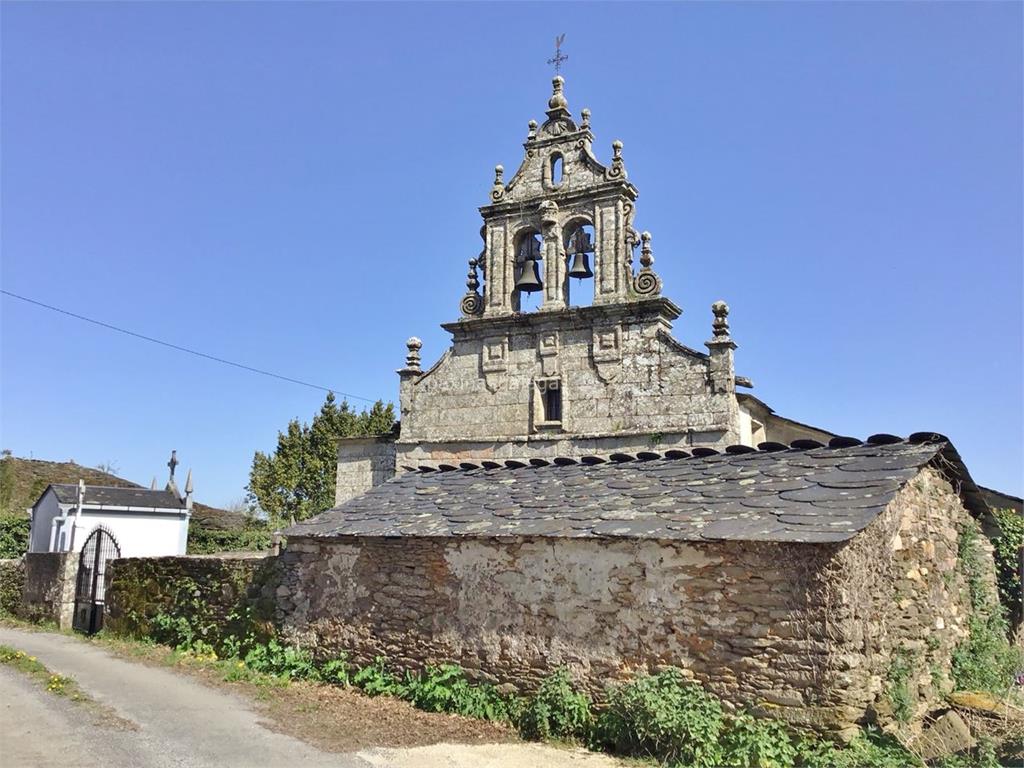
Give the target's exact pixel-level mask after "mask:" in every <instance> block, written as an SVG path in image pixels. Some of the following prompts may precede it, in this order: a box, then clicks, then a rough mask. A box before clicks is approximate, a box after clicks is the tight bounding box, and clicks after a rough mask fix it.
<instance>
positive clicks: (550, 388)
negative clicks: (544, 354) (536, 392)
mask: <svg viewBox="0 0 1024 768" xmlns="http://www.w3.org/2000/svg"><path fill="white" fill-rule="evenodd" d="M541 394H542V395H543V398H544V421H548V422H551V421H561V420H562V387H561V386H560V382H559V381H558V379H553V380H551V381H542V382H541Z"/></svg>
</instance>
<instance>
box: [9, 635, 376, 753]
mask: <svg viewBox="0 0 1024 768" xmlns="http://www.w3.org/2000/svg"><path fill="white" fill-rule="evenodd" d="M0 643H2V644H5V645H9V646H12V647H14V648H18V649H19V650H23V651H25V652H26V653H29V654H31V655H33V656H36V657H37V658H38V659H39V661H40V662H42V663H43V664H44V665H45V666H46V667H48V668H49V669H50V670H51V671H53V672H56V673H59V674H63V675H70V676H71V677H73V678H75V680H77V681H78V683H79V685H80V686H81V687H82V689H83V690H84V691H85V692H86V693H87V694H88V695H89V696H91V697H92V698H93V699H95V700H96V701H98V702H99V703H100V704H103V705H105V706H107V707H109V708H111V709H113V710H114V711H115V712H116V713H117V714H118V715H119V716H120V717H121V718H123V719H125V720H127V721H129V722H130V723H134V724H135V725H136V726H137V730H121V729H117V728H111V727H107V726H104V725H102V724H96V723H93V722H90V720H91V718H90V717H89V715H88V713H86V712H84V711H81V710H79V709H78V708H76V707H75V706H74V705H73V704H72V703H71V702H66V701H57V700H55V699H56V697H54V696H52V695H51V694H48V693H47V692H46V691H44V690H41V689H40V688H39V687H38V686H34V687H28V688H27V687H26V686H27V685H30V683H29V681H27V680H22V681H18V680H15V679H12V676H14V675H18V673H17V672H16V671H14V670H9V669H5V670H4V678H3V680H4V694H8V693H9V694H10V695H4V696H3V701H4V704H3V715H4V717H3V722H2V723H0V747H2V752H0V755H2V760H0V765H3V767H4V768H8V767H10V768H21V766H26V768H27V767H28V766H48V765H53V766H61V767H62V768H63V766H66V765H69V764H70V765H83V764H84V765H89V764H95V765H104V766H110V765H126V766H127V765H131V766H138V767H139V768H165V767H166V768H193V766H194V767H195V768H205V767H206V766H211V768H212V767H213V766H217V767H220V766H223V767H224V768H235V767H236V766H237V768H256V767H257V766H278V765H302V766H315V767H316V768H320V767H321V766H324V767H325V768H326V767H327V766H331V767H332V768H338V767H343V768H349V767H350V766H351V767H352V768H356V767H359V768H362V767H363V766H366V765H367V763H366V762H365V761H363V760H361V759H359V758H357V757H355V756H353V755H332V754H330V753H326V752H321V751H320V750H317V749H314V748H313V747H310V746H309V745H307V744H305V743H303V742H301V741H299V740H298V739H293V738H291V737H289V736H284V735H282V734H280V733H274V732H272V731H270V730H267V729H266V728H263V727H262V726H261V725H260V724H259V718H258V716H257V715H256V713H255V712H254V711H253V710H252V708H251V707H250V706H249V704H248V702H246V701H244V700H242V699H240V698H239V697H236V696H232V695H230V694H227V693H223V692H221V691H215V690H213V689H211V688H208V687H206V686H204V685H200V684H199V683H197V682H195V681H194V680H192V679H190V678H187V677H183V676H181V675H176V674H174V673H173V672H170V671H167V670H163V669H154V668H152V667H146V666H142V665H139V664H132V663H131V662H127V661H123V660H121V659H117V658H115V657H113V656H111V655H110V654H108V653H106V652H105V651H103V650H101V649H100V648H97V647H96V646H93V645H89V644H88V643H83V642H81V641H78V640H75V639H74V638H69V637H64V636H62V635H51V634H43V633H31V632H21V631H18V630H14V629H7V628H0ZM30 713H31V714H30ZM32 714H34V715H36V716H38V717H39V720H38V721H36V720H34V719H32V717H31V715H32ZM37 722H38V724H36V723H37ZM83 723H84V724H85V727H83ZM11 755H13V757H11ZM68 758H71V759H70V760H69V759H68ZM110 758H118V759H114V760H111V759H110ZM18 761H20V762H18Z"/></svg>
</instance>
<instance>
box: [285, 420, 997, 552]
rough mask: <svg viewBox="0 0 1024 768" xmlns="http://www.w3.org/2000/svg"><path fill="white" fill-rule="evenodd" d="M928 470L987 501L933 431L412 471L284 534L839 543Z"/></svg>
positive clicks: (977, 506)
mask: <svg viewBox="0 0 1024 768" xmlns="http://www.w3.org/2000/svg"><path fill="white" fill-rule="evenodd" d="M606 458H608V457H606ZM519 463H523V462H519ZM928 465H933V466H936V467H939V468H940V469H941V470H942V471H944V472H945V473H946V474H947V476H949V477H950V478H951V480H953V481H954V486H956V487H959V488H960V492H961V495H962V496H963V497H964V501H965V503H966V504H967V506H968V508H969V509H971V511H972V512H973V513H975V514H980V513H981V510H983V509H985V508H986V507H985V506H984V502H983V501H982V500H981V495H980V492H978V491H977V486H975V485H974V483H973V481H971V480H970V475H969V474H968V473H967V470H966V468H965V467H964V466H963V463H962V461H960V458H959V456H958V455H957V453H956V450H955V449H954V448H953V447H952V445H950V444H949V443H948V441H946V440H945V439H944V438H941V437H937V438H936V439H934V440H932V441H931V442H921V441H918V442H902V441H901V442H898V443H877V444H857V445H848V446H846V447H837V448H821V447H812V448H808V449H806V450H793V449H786V450H782V451H777V450H773V451H771V452H766V451H759V452H756V453H740V452H730V453H720V454H715V455H710V456H703V457H701V456H680V457H679V458H647V460H645V461H623V462H616V461H609V460H606V461H604V462H600V463H593V462H587V463H567V462H553V463H551V464H548V465H546V466H531V465H524V466H522V467H511V468H509V467H507V466H506V467H500V468H490V469H487V468H469V469H462V470H454V471H445V472H436V471H424V472H410V473H407V474H404V475H400V476H398V477H396V478H394V479H393V480H390V481H388V482H386V483H384V484H382V485H379V486H377V487H375V488H372V489H370V490H369V491H367V492H366V493H365V494H363V495H362V496H358V497H356V498H354V499H351V500H349V501H347V502H345V503H344V504H342V505H340V506H338V507H336V508H335V509H332V510H329V511H327V512H325V513H323V514H322V515H319V516H318V517H315V518H313V519H311V520H307V521H304V522H302V523H299V524H298V525H295V526H293V527H291V528H289V529H288V530H287V531H285V533H286V535H289V536H311V537H334V536H374V537H379V536H385V537H387V536H416V537H436V536H455V537H490V536H539V537H556V538H557V537H571V538H578V537H622V538H651V539H676V540H683V541H707V540H737V541H778V542H804V543H809V544H815V543H817V544H821V543H827V542H838V541H845V540H847V539H849V538H851V537H853V536H854V535H856V534H857V533H858V532H859V531H861V530H863V529H864V528H865V527H866V526H867V525H868V524H869V523H870V522H871V521H872V520H873V519H875V517H877V516H878V515H879V514H880V513H881V512H882V511H883V510H884V509H885V508H886V506H887V505H888V504H889V502H890V501H892V499H893V497H894V496H895V495H896V493H897V492H898V491H899V490H900V488H902V487H903V486H904V485H905V484H906V483H907V482H908V481H909V480H910V479H911V478H913V477H914V476H915V475H916V474H917V473H918V472H919V471H920V470H921V468H923V467H925V466H928Z"/></svg>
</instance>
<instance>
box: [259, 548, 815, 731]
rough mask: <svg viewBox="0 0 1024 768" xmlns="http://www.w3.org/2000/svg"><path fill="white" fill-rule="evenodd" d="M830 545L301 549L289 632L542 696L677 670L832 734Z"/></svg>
mask: <svg viewBox="0 0 1024 768" xmlns="http://www.w3.org/2000/svg"><path fill="white" fill-rule="evenodd" d="M830 551H831V550H830V549H829V548H828V547H809V546H804V545H771V544H767V545H766V544H751V543H721V544H712V543H707V544H686V543H668V542H655V541H626V540H600V539H547V540H544V539H505V540H496V539H460V540H452V539H401V540H397V539H380V538H376V539H375V538H359V539H354V538H349V539H339V540H333V541H317V540H314V539H297V538H294V537H293V538H291V539H290V540H289V544H288V548H287V549H286V550H285V552H284V553H283V554H282V560H283V565H284V571H285V581H284V584H283V586H282V588H281V594H282V598H281V599H280V601H279V610H280V612H281V613H280V616H281V620H282V624H283V629H284V631H285V633H286V634H287V635H288V636H290V637H291V639H292V640H294V641H296V642H299V643H300V644H303V645H306V646H310V647H315V648H316V649H317V650H318V652H319V653H322V654H325V655H332V654H336V653H339V652H341V651H345V652H347V653H349V654H351V656H352V657H353V658H354V660H356V661H357V662H361V663H366V662H369V661H371V660H372V659H373V658H374V657H375V656H377V655H378V654H383V655H385V656H387V657H388V658H389V659H391V660H392V661H393V662H394V663H396V664H398V665H400V666H402V667H408V668H419V667H421V666H422V665H424V664H426V663H439V662H444V661H452V662H456V663H458V664H461V665H462V666H463V667H465V668H466V669H467V670H470V672H471V674H474V675H476V676H478V677H479V678H481V679H483V680H487V681H491V682H500V683H511V684H513V685H515V686H517V687H518V688H520V689H522V690H529V689H531V688H532V687H533V686H535V685H536V684H537V683H538V681H539V680H540V679H541V678H543V677H544V676H545V675H546V674H548V673H549V672H551V671H552V670H554V669H555V668H557V667H559V666H562V665H566V666H568V667H569V668H570V670H571V671H572V672H573V674H574V676H575V677H577V678H578V679H579V680H581V681H582V682H583V683H584V684H586V685H587V686H588V687H589V688H590V689H591V690H592V691H593V692H594V693H595V694H600V693H601V691H602V690H603V687H604V685H605V684H606V683H607V682H608V681H609V680H612V679H624V678H628V677H630V676H631V675H633V674H635V673H636V672H637V671H639V670H652V669H656V668H657V667H658V666H659V665H675V666H679V667H682V668H684V669H685V670H687V672H688V674H691V675H692V676H694V677H695V678H696V679H698V680H700V681H701V682H703V683H705V684H706V685H707V686H708V687H709V688H710V689H711V690H713V691H714V692H715V693H717V694H718V695H720V696H722V697H723V698H725V699H726V700H727V701H731V702H733V703H735V704H751V705H754V706H760V707H762V708H763V709H766V710H771V711H772V713H773V714H778V713H780V712H788V713H791V714H792V716H793V718H794V719H802V720H809V721H811V722H815V723H823V724H826V725H830V724H832V722H833V720H834V717H833V713H832V712H830V710H829V708H830V706H831V704H829V703H828V702H822V701H820V700H819V699H820V697H819V696H818V695H817V690H818V687H819V686H820V685H821V681H822V680H823V679H824V678H825V677H826V676H827V674H828V669H827V665H828V662H829V658H830V656H829V649H828V647H827V645H826V644H825V642H824V639H825V634H824V633H825V623H824V617H823V612H822V608H821V602H820V600H816V599H814V598H813V597H812V595H814V594H816V593H818V592H820V591H821V583H820V579H821V577H822V575H823V574H824V572H825V570H826V567H827V566H828V564H829V554H830Z"/></svg>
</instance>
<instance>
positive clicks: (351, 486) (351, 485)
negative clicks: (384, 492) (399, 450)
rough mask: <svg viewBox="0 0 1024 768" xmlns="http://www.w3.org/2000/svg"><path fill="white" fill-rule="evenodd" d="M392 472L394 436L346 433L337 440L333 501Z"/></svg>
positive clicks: (342, 499)
mask: <svg viewBox="0 0 1024 768" xmlns="http://www.w3.org/2000/svg"><path fill="white" fill-rule="evenodd" d="M394 476H395V439H394V438H393V437H391V436H386V437H345V438H341V439H339V440H338V469H337V472H336V474H335V478H334V480H335V482H334V503H335V504H341V503H343V502H346V501H348V500H349V499H351V498H353V497H354V496H358V495H359V494H361V493H364V492H365V491H368V490H370V489H371V488H373V487H374V486H375V485H380V484H381V483H383V482H386V481H388V480H390V479H391V478H392V477H394Z"/></svg>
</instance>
